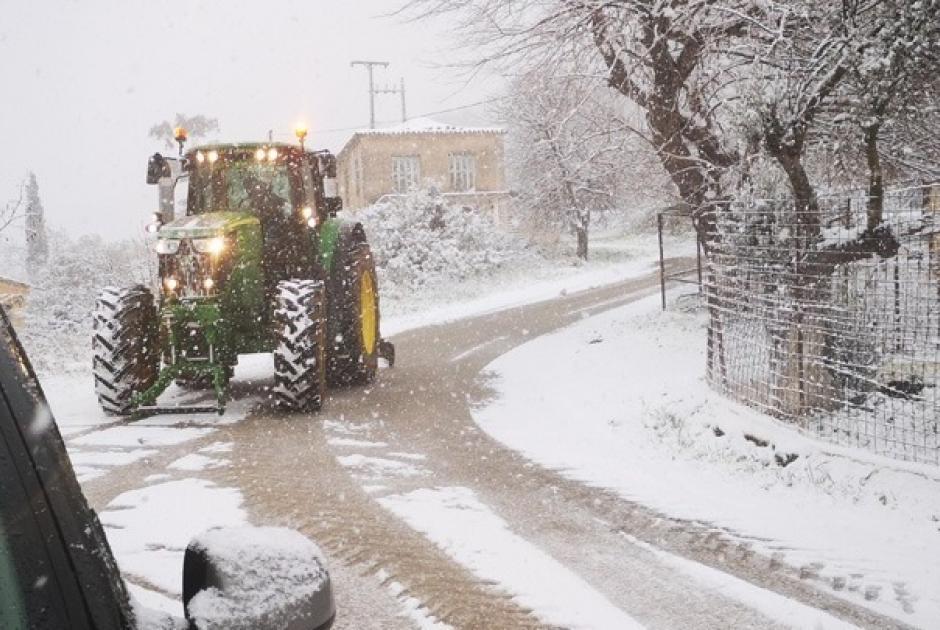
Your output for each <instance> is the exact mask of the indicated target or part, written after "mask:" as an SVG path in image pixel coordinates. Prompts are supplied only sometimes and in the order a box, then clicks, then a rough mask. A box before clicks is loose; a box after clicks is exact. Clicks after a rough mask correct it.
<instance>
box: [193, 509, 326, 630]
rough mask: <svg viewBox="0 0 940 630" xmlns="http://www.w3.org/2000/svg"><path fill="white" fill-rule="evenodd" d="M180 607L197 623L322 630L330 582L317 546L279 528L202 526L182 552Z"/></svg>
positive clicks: (211, 629) (217, 627)
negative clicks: (203, 530)
mask: <svg viewBox="0 0 940 630" xmlns="http://www.w3.org/2000/svg"><path fill="white" fill-rule="evenodd" d="M183 610H184V611H185V614H186V620H187V621H188V622H189V625H190V628H195V629H198V630H222V629H230V630H240V629H245V630H248V629H253V630H267V629H271V630H273V629H274V628H283V629H286V630H328V628H330V627H331V626H332V625H333V620H334V618H335V617H336V604H335V603H334V601H333V587H332V584H331V583H330V575H329V572H328V570H327V568H326V562H325V561H324V559H323V555H322V553H321V552H320V550H319V548H318V547H317V546H316V545H315V544H313V543H312V542H311V541H310V540H309V539H307V538H306V537H304V536H303V535H302V534H300V533H299V532H296V531H294V530H292V529H285V528H282V527H228V528H226V527H223V528H214V529H210V530H208V531H206V532H203V533H202V534H200V535H199V536H197V537H196V538H194V539H193V540H192V541H191V542H190V543H189V546H187V548H186V554H185V556H184V558H183Z"/></svg>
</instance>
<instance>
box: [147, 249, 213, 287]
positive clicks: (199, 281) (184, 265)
mask: <svg viewBox="0 0 940 630" xmlns="http://www.w3.org/2000/svg"><path fill="white" fill-rule="evenodd" d="M162 258H164V259H165V260H164V261H163V262H165V267H164V269H162V270H161V275H162V276H163V277H164V278H167V277H172V278H175V279H176V282H177V287H176V290H175V293H176V295H177V296H178V297H180V298H197V297H211V296H213V295H215V294H216V286H215V285H213V286H212V287H211V288H206V284H205V282H206V280H207V279H210V278H211V279H213V280H216V279H217V278H216V277H215V276H216V274H215V270H214V269H213V264H212V259H211V258H210V256H209V254H200V253H199V252H197V251H195V250H194V249H193V248H192V246H191V245H190V244H189V242H188V241H183V242H182V243H180V248H179V251H178V252H177V253H176V254H174V255H170V256H163V257H162Z"/></svg>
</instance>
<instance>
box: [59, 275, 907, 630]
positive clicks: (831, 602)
mask: <svg viewBox="0 0 940 630" xmlns="http://www.w3.org/2000/svg"><path fill="white" fill-rule="evenodd" d="M656 290H658V278H657V277H656V275H655V274H647V275H643V276H641V277H638V278H636V279H634V280H630V281H627V282H623V283H620V284H616V285H611V286H608V287H605V288H601V289H593V290H588V291H584V292H581V293H576V294H571V295H566V296H562V297H558V298H556V299H553V300H550V301H544V302H539V303H535V304H530V305H526V306H521V307H516V308H510V309H507V310H503V311H499V312H496V313H490V314H486V315H482V316H477V317H472V318H467V319H463V320H459V321H456V322H451V323H449V324H446V325H438V326H429V327H424V328H420V329H415V330H410V331H406V332H403V333H400V334H398V335H397V336H396V337H395V338H394V341H395V342H396V344H397V353H398V365H397V366H396V367H395V369H393V370H385V371H383V372H382V374H381V376H380V379H379V380H378V382H377V383H376V385H375V386H374V387H372V388H370V389H351V390H345V391H337V392H333V393H332V394H331V396H330V397H329V399H328V400H327V401H326V405H325V411H324V412H323V413H322V414H321V415H319V416H313V417H306V416H300V415H296V416H284V415H281V414H276V413H273V412H271V410H270V409H269V408H268V407H267V405H266V403H265V402H264V394H263V392H264V387H265V385H267V384H268V383H267V382H266V381H265V378H266V377H264V376H263V375H264V370H262V369H259V371H258V374H259V376H258V377H257V378H253V379H252V381H251V382H247V381H242V382H241V383H239V384H238V389H237V390H236V391H235V395H236V397H239V398H241V399H242V400H252V401H253V404H254V408H253V409H252V410H251V411H247V412H246V415H247V417H245V419H243V420H240V421H236V422H230V423H225V422H223V423H220V422H219V421H218V420H217V419H215V418H214V417H201V418H200V417H193V418H191V419H187V420H185V421H184V422H181V423H179V424H175V423H174V422H173V421H172V420H171V421H170V425H171V426H169V427H160V426H150V427H147V426H135V427H117V428H119V429H121V430H122V431H123V433H121V432H119V433H118V434H117V435H115V437H113V438H112V437H107V438H106V439H105V438H104V437H102V436H103V434H106V433H107V431H108V430H109V429H104V430H102V427H101V426H97V427H93V430H89V431H90V432H87V431H86V432H78V433H76V434H74V436H73V437H72V438H71V439H70V448H72V449H73V450H80V447H82V442H80V441H81V440H84V441H85V442H84V444H85V445H86V446H87V445H88V444H89V443H90V444H92V445H94V444H99V445H100V444H104V445H105V446H109V447H111V446H116V447H122V448H123V449H124V451H123V452H130V453H135V452H136V455H134V454H132V455H125V456H124V458H125V460H126V461H122V462H121V464H122V465H121V466H120V468H117V469H114V470H113V471H112V472H108V473H104V474H101V475H100V476H97V477H95V476H94V475H92V476H89V477H88V478H87V481H86V482H85V484H84V487H85V489H86V493H87V494H88V495H89V498H90V499H91V500H92V502H93V504H94V505H95V506H96V507H97V508H98V509H99V510H101V511H102V513H103V515H102V519H103V521H104V522H105V523H106V524H107V523H108V522H109V521H110V522H113V523H116V524H117V525H118V526H120V527H128V526H130V525H133V521H134V519H133V518H131V517H130V516H128V515H123V514H122V511H121V510H122V509H125V508H127V506H129V505H131V506H137V507H138V508H139V507H140V506H141V505H149V506H150V508H151V509H150V512H149V513H148V514H146V515H141V517H140V519H138V520H144V521H148V526H149V528H150V529H151V530H153V531H152V536H153V537H154V539H155V540H157V541H158V543H159V540H160V531H161V530H163V529H168V530H169V529H173V523H174V522H175V521H179V520H182V521H186V520H187V519H188V518H190V513H191V512H192V513H194V516H192V518H194V519H196V520H199V522H200V523H203V522H204V523H206V524H212V523H213V522H215V521H214V520H213V519H220V520H221V521H223V522H227V521H232V520H236V521H237V520H239V519H247V520H249V521H250V522H252V523H253V524H257V525H261V524H271V525H286V526H289V527H293V528H296V529H299V530H300V531H302V532H304V533H306V534H308V535H310V536H311V537H313V538H314V539H316V540H317V541H318V542H319V543H320V545H321V546H322V547H323V548H324V550H325V551H326V552H327V553H328V555H329V556H330V557H331V560H332V561H333V566H332V568H333V571H334V578H335V583H336V584H337V588H338V593H337V601H338V608H339V619H338V623H337V627H339V628H398V627H446V626H447V625H449V626H451V627H455V628H483V627H490V628H530V627H571V628H605V629H606V628H612V629H613V628H631V627H637V628H639V627H646V628H730V627H734V628H773V627H819V628H839V627H853V626H859V627H870V628H884V627H899V626H898V623H897V621H895V620H892V619H888V618H884V617H880V616H878V615H877V614H876V613H874V612H871V611H870V610H867V609H863V608H858V607H855V606H853V605H852V604H851V603H849V602H846V601H844V600H842V599H839V598H836V597H833V596H831V595H829V594H826V593H825V592H823V591H820V590H817V589H816V588H814V587H813V586H812V585H810V584H807V583H806V582H805V581H802V580H801V579H800V577H799V575H798V574H795V573H794V572H792V571H790V570H789V569H787V568H786V567H783V566H780V565H779V564H778V563H775V562H774V561H773V559H771V558H765V557H762V556H760V555H759V554H756V553H753V551H752V550H750V549H749V548H746V547H738V546H736V545H735V544H733V543H730V542H729V541H727V540H725V539H724V538H723V537H722V535H721V534H720V533H718V532H716V530H715V529H714V528H712V527H709V526H708V525H707V524H699V523H690V522H684V521H679V520H674V519H671V518H669V517H667V516H666V515H664V514H661V513H658V512H656V511H655V510H652V509H650V508H648V507H645V506H643V505H640V504H638V503H633V502H630V501H629V500H627V499H625V498H623V497H622V496H619V495H617V494H615V493H613V492H610V491H607V490H604V489H600V488H595V487H589V486H587V485H584V484H582V483H579V482H577V481H574V480H572V479H570V478H567V477H566V476H564V475H562V474H560V473H558V472H555V471H550V470H546V469H544V468H541V467H539V466H537V465H535V464H533V463H532V462H531V461H529V460H527V459H525V458H524V457H523V456H521V455H519V454H518V453H517V452H515V451H512V450H510V449H508V448H506V447H505V446H503V445H501V444H500V443H499V442H497V441H495V440H494V439H492V438H490V437H489V436H488V435H487V434H485V433H484V432H482V431H481V430H479V429H478V428H477V426H476V424H475V423H474V420H473V417H472V415H471V409H472V408H473V407H474V406H479V405H483V404H485V403H486V402H487V401H488V400H489V399H490V398H491V397H492V396H493V390H492V387H491V386H490V385H489V384H488V383H487V380H486V377H485V376H484V375H483V374H481V370H482V369H483V368H484V367H485V366H486V365H487V364H488V363H490V362H491V361H493V360H494V359H496V358H497V357H499V356H500V355H502V354H504V353H506V352H508V351H509V350H511V349H513V348H515V347H517V346H519V345H520V344H523V343H525V342H526V341H529V340H531V339H534V338H535V337H537V336H539V335H542V334H545V333H548V332H550V331H553V330H556V329H558V328H560V327H563V326H565V325H568V324H570V323H573V322H575V321H578V320H579V319H581V318H584V317H586V316H590V315H592V314H595V313H598V312H602V311H604V310H607V309H610V308H613V307H616V306H619V305H622V304H625V303H628V302H630V301H633V300H636V299H639V298H641V297H643V296H645V295H649V294H650V293H651V292H654V291H656ZM557 360H558V361H565V357H564V356H559V357H557ZM556 385H557V387H558V388H561V389H564V388H565V387H566V383H564V382H559V383H557V384H556ZM57 413H58V412H57ZM576 420H577V419H576V418H572V421H573V422H574V421H576ZM161 428H162V429H163V432H162V433H161V432H160V431H159V429H161ZM147 429H151V431H150V432H148V431H147ZM131 430H133V431H136V432H137V433H136V434H134V435H130V434H128V433H127V432H128V431H131ZM154 430H156V431H154ZM180 431H183V432H188V434H187V435H186V436H185V440H182V439H181V440H180V441H179V442H176V443H174V441H173V440H172V439H167V435H173V434H176V433H178V432H180ZM200 431H205V433H204V434H200V433H199V432H200ZM90 436H98V437H97V438H95V437H90ZM128 440H130V442H128ZM142 450H146V451H147V452H146V453H144V454H141V453H140V451H142ZM111 456H112V457H117V455H115V454H114V453H112V455H111ZM90 463H92V464H93V463H94V460H93V458H92V460H91V462H90ZM629 465H630V462H624V466H629ZM191 477H196V478H198V479H195V480H193V479H190V478H191ZM157 481H159V482H161V483H162V486H163V487H166V486H168V485H169V484H172V483H186V484H188V485H187V486H186V487H185V488H184V487H180V488H178V489H179V490H180V492H182V491H183V490H188V491H191V492H192V493H193V496H194V497H196V498H194V499H192V500H189V501H182V500H180V501H177V502H176V503H174V502H173V501H172V500H167V497H166V496H165V495H166V494H167V493H163V494H160V493H158V492H153V493H151V495H148V496H144V497H141V496H139V494H134V492H135V491H139V489H140V488H141V487H142V486H144V485H146V483H153V482H157ZM153 487H157V488H159V487H160V486H151V488H153ZM213 488H214V489H216V490H218V491H220V492H221V491H226V492H229V491H232V492H235V493H236V494H239V495H240V496H239V497H238V499H239V500H237V501H236V500H234V499H233V497H232V496H230V494H231V492H230V493H229V495H224V496H222V497H221V498H219V496H215V498H213V497H212V496H209V495H206V497H205V499H200V497H202V496H203V495H202V494H200V493H209V492H210V491H211V490H212V489H213ZM200 503H202V505H200ZM206 505H212V506H214V507H213V509H212V510H210V511H209V513H206V508H205V506H206ZM109 506H110V508H111V509H110V512H109V509H108V508H109ZM122 519H123V520H122ZM112 542H114V541H112ZM128 544H132V541H130V542H128ZM160 544H165V545H167V546H172V545H178V544H180V543H179V542H178V541H174V540H167V541H165V542H164V543H160ZM157 546H159V545H157ZM156 551H157V552H158V551H160V549H159V548H158V549H156ZM154 552H155V551H154V549H152V548H148V549H141V550H140V553H139V554H137V555H134V550H133V549H131V550H129V551H128V552H127V553H126V554H125V556H126V557H127V556H128V554H130V555H129V557H132V558H137V557H139V558H141V562H143V563H145V564H146V563H148V562H149V563H151V564H153V563H157V564H159V562H160V559H159V557H158V558H157V559H156V560H155V559H154V558H152V557H150V556H147V555H146V554H147V553H150V554H153V553H154ZM120 555H121V554H120V550H119V558H120ZM147 558H149V559H147ZM122 566H125V567H126V563H124V564H122ZM146 572H147V571H146V568H142V569H141V570H140V572H139V573H140V574H144V575H145V578H146ZM165 574H166V575H172V568H171V569H170V570H168V572H166V573H165ZM166 582H167V583H166V584H163V583H159V582H158V581H156V580H154V579H140V580H137V581H136V584H137V585H138V586H142V587H145V588H150V589H156V590H161V591H163V592H166V593H170V594H172V593H174V592H175V591H174V588H176V589H178V586H176V585H175V584H173V583H171V582H172V580H170V579H167V580H166ZM403 611H404V612H403ZM445 624H446V625H445Z"/></svg>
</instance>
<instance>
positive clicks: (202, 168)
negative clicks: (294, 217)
mask: <svg viewBox="0 0 940 630" xmlns="http://www.w3.org/2000/svg"><path fill="white" fill-rule="evenodd" d="M190 179H191V184H190V190H189V196H190V199H189V201H190V203H191V207H192V210H191V212H190V214H201V213H203V212H223V211H232V212H251V213H253V214H256V215H258V216H259V217H261V218H262V220H263V219H265V218H273V217H277V216H281V217H289V216H291V213H292V209H293V207H294V205H295V202H296V200H294V199H293V195H294V190H295V188H296V187H295V186H292V179H293V175H292V174H291V169H290V167H289V166H288V165H287V164H286V163H270V162H267V161H265V162H259V161H257V160H254V159H241V160H239V159H226V160H217V161H216V162H215V163H213V164H207V163H204V164H199V165H197V166H196V167H195V169H194V170H193V173H192V175H191V177H190Z"/></svg>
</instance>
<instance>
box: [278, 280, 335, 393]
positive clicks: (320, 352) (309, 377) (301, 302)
mask: <svg viewBox="0 0 940 630" xmlns="http://www.w3.org/2000/svg"><path fill="white" fill-rule="evenodd" d="M325 310H326V300H325V291H324V289H323V283H322V282H318V281H316V280H287V281H283V282H279V283H278V285H277V309H276V310H275V314H274V318H275V322H276V325H277V334H278V343H277V347H276V348H275V349H274V401H275V403H276V404H277V405H278V406H279V407H283V408H285V409H290V410H293V411H318V410H319V409H320V406H321V405H322V404H323V396H324V393H325V391H326V321H325V315H326V312H325Z"/></svg>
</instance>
